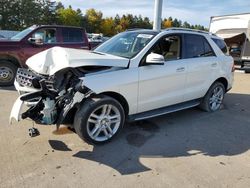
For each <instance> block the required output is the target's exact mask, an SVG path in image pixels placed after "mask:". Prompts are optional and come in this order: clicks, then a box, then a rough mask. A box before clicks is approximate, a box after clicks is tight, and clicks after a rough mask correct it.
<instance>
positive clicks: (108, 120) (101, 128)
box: [74, 96, 125, 144]
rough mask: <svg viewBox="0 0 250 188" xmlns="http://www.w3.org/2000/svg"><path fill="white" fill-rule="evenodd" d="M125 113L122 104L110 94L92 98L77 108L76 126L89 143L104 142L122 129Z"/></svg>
mask: <svg viewBox="0 0 250 188" xmlns="http://www.w3.org/2000/svg"><path fill="white" fill-rule="evenodd" d="M124 121H125V113H124V110H123V108H122V106H121V104H120V103H119V102H118V101H116V100H115V99H113V98H111V97H108V96H101V97H99V98H90V99H87V100H86V101H84V104H83V105H82V106H81V107H80V108H79V109H78V110H77V112H76V115H75V119H74V128H75V130H76V133H77V134H78V135H79V137H80V138H82V139H83V140H85V141H86V142H88V143H94V144H102V143H106V142H108V141H110V140H112V139H113V138H114V137H115V136H116V135H117V134H118V133H119V131H120V130H121V129H122V127H123V125H124Z"/></svg>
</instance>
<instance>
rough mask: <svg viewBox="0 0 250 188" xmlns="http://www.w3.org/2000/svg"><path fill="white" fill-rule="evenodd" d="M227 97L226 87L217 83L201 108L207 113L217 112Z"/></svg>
mask: <svg viewBox="0 0 250 188" xmlns="http://www.w3.org/2000/svg"><path fill="white" fill-rule="evenodd" d="M224 95H225V86H224V85H223V84H222V83H221V82H215V83H214V84H213V85H212V86H211V87H210V88H209V90H208V92H207V93H206V95H205V97H204V98H203V100H202V102H201V104H200V108H201V109H202V110H204V111H206V112H215V111H218V110H219V109H220V108H221V104H222V103H223V99H224Z"/></svg>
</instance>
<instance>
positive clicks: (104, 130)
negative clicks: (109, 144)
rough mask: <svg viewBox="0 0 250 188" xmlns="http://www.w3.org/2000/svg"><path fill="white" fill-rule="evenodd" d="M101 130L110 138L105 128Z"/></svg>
mask: <svg viewBox="0 0 250 188" xmlns="http://www.w3.org/2000/svg"><path fill="white" fill-rule="evenodd" d="M103 132H104V134H105V136H106V137H107V138H110V137H111V136H110V135H109V133H108V131H107V129H103Z"/></svg>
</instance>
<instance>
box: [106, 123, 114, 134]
mask: <svg viewBox="0 0 250 188" xmlns="http://www.w3.org/2000/svg"><path fill="white" fill-rule="evenodd" d="M106 127H107V130H108V132H109V133H110V134H111V135H112V134H113V130H112V129H111V127H110V125H107V126H106Z"/></svg>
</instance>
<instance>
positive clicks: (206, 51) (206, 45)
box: [203, 38, 215, 57]
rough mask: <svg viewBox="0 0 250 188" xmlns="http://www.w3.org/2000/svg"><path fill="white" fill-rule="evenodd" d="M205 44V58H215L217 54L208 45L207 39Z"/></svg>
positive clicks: (204, 40) (204, 41)
mask: <svg viewBox="0 0 250 188" xmlns="http://www.w3.org/2000/svg"><path fill="white" fill-rule="evenodd" d="M203 43H204V57H209V56H215V53H214V51H213V49H212V47H211V46H210V44H209V43H208V41H207V39H205V38H203Z"/></svg>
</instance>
